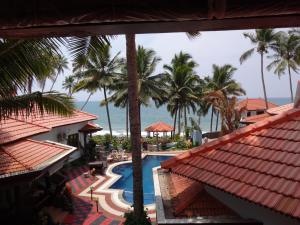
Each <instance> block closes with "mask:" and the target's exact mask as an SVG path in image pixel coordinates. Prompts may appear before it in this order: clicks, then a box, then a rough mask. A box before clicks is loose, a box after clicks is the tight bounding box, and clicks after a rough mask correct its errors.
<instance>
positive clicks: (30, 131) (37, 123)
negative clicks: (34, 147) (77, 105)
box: [0, 110, 97, 144]
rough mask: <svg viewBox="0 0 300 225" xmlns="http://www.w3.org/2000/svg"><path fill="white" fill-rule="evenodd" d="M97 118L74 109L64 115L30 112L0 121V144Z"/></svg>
mask: <svg viewBox="0 0 300 225" xmlns="http://www.w3.org/2000/svg"><path fill="white" fill-rule="evenodd" d="M94 119H97V117H96V116H95V115H92V114H89V113H86V112H82V111H79V110H75V111H74V114H73V115H71V116H69V117H66V116H59V115H53V114H47V113H45V114H44V115H40V114H32V115H30V116H27V117H25V116H20V115H19V116H18V117H12V118H7V119H5V120H1V121H0V144H6V143H10V142H13V141H16V140H19V139H21V138H26V137H31V136H33V135H37V134H40V133H45V132H49V131H50V130H51V128H54V127H58V126H64V125H68V124H73V123H79V122H84V121H89V120H94Z"/></svg>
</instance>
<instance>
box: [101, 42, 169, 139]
mask: <svg viewBox="0 0 300 225" xmlns="http://www.w3.org/2000/svg"><path fill="white" fill-rule="evenodd" d="M136 56H137V73H138V87H139V90H138V91H139V107H141V106H142V105H143V106H148V105H149V103H150V100H153V101H154V102H155V104H156V106H159V105H160V104H161V103H162V102H163V100H164V96H166V91H165V90H164V88H163V86H164V84H163V83H162V82H161V79H162V77H163V76H162V74H154V72H155V69H156V66H157V64H158V62H159V61H160V60H161V59H160V58H159V57H157V56H156V53H155V51H154V50H152V49H145V48H144V47H142V46H138V49H137V51H136ZM125 61H126V60H125V59H124V60H123V62H124V63H125ZM116 77H117V79H116V81H115V82H114V84H113V85H112V86H111V88H110V89H111V91H112V92H113V94H112V95H111V96H110V97H109V99H108V101H110V102H114V104H115V106H117V107H126V118H128V115H127V113H128V75H127V67H126V66H125V64H124V66H123V68H122V69H121V73H120V75H119V76H116ZM102 103H103V102H102ZM126 124H128V121H127V119H126ZM126 127H127V125H126ZM126 130H127V128H126ZM127 136H128V135H127Z"/></svg>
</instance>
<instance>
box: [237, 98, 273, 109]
mask: <svg viewBox="0 0 300 225" xmlns="http://www.w3.org/2000/svg"><path fill="white" fill-rule="evenodd" d="M268 106H269V109H270V108H274V107H276V106H277V105H276V104H274V103H272V102H268ZM238 108H239V109H244V110H247V111H257V110H265V109H266V103H265V100H264V99H262V98H247V99H244V100H241V101H240V102H239V103H238Z"/></svg>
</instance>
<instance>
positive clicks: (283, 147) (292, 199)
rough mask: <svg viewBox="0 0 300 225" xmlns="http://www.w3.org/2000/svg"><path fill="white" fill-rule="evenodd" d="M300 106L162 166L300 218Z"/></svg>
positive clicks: (172, 159)
mask: <svg viewBox="0 0 300 225" xmlns="http://www.w3.org/2000/svg"><path fill="white" fill-rule="evenodd" d="M299 116H300V109H292V110H290V111H287V112H284V113H281V114H279V115H277V116H272V117H270V118H268V119H266V120H265V121H261V122H258V123H256V124H254V125H249V126H247V127H245V128H241V129H239V130H238V131H236V132H233V133H232V134H230V135H226V136H224V137H221V138H219V139H218V140H217V141H212V142H210V143H208V144H205V145H203V146H200V147H198V148H195V149H193V150H191V151H190V152H187V153H185V154H183V155H179V156H176V157H173V158H171V159H170V160H167V161H165V162H163V163H162V167H163V168H166V169H170V170H171V171H172V172H174V173H176V174H179V175H183V176H185V177H189V178H192V179H194V180H198V181H199V182H203V183H206V184H209V185H211V186H214V187H217V188H219V189H222V190H224V191H226V192H229V193H231V194H233V195H236V196H239V197H241V198H244V199H247V200H249V201H252V202H254V203H257V204H259V205H263V206H266V207H269V208H271V209H273V210H275V211H278V212H281V213H284V214H288V215H290V216H292V217H296V218H300V211H298V210H297V209H296V206H299V205H300V191H299V189H300V130H298V127H299V126H300V121H299V120H298V118H299Z"/></svg>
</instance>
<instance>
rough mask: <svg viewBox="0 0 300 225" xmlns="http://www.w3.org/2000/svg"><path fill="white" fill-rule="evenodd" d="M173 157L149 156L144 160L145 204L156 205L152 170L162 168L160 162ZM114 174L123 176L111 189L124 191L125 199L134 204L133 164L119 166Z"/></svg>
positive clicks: (115, 168) (114, 169)
mask: <svg viewBox="0 0 300 225" xmlns="http://www.w3.org/2000/svg"><path fill="white" fill-rule="evenodd" d="M170 157H172V156H166V155H162V156H161V155H147V156H146V157H145V158H144V159H143V190H144V204H146V205H147V204H152V203H154V186H153V175H152V168H154V167H157V166H160V162H162V161H164V160H167V159H169V158H170ZM112 172H113V173H116V174H119V175H121V177H120V179H119V180H117V181H116V182H115V183H114V184H113V185H111V186H110V188H113V189H122V190H124V192H123V198H124V199H125V200H126V201H127V202H129V203H132V202H133V194H132V190H133V177H132V163H125V164H121V165H118V166H116V167H114V168H113V169H112Z"/></svg>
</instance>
